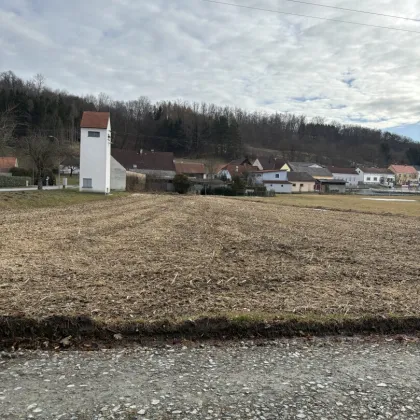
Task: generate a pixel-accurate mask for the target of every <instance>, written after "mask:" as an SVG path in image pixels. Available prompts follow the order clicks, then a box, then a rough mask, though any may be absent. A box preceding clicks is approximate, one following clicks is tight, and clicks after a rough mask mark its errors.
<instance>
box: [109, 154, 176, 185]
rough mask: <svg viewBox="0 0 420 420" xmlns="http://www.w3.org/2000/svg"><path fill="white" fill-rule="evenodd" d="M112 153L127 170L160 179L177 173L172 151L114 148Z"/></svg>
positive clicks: (170, 177) (171, 177) (168, 177)
mask: <svg viewBox="0 0 420 420" xmlns="http://www.w3.org/2000/svg"><path fill="white" fill-rule="evenodd" d="M111 154H112V156H113V157H114V158H115V160H117V161H118V162H119V163H120V164H121V165H122V166H123V167H124V168H125V169H126V170H127V171H131V172H137V173H141V174H144V175H146V176H150V177H152V178H159V179H173V177H174V176H175V175H176V168H175V163H174V154H173V153H172V152H155V151H154V150H151V151H144V150H140V151H139V152H136V151H134V150H123V149H115V148H113V149H112V150H111Z"/></svg>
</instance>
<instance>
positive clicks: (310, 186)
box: [289, 181, 315, 193]
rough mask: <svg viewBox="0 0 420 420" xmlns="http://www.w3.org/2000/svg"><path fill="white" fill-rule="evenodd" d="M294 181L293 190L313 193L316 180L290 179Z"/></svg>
mask: <svg viewBox="0 0 420 420" xmlns="http://www.w3.org/2000/svg"><path fill="white" fill-rule="evenodd" d="M289 182H291V183H292V192H296V193H308V192H309V193H312V192H314V191H315V182H314V181H310V182H308V181H289Z"/></svg>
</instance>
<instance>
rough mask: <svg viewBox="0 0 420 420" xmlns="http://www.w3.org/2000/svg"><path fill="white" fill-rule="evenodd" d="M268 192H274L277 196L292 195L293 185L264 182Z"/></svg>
mask: <svg viewBox="0 0 420 420" xmlns="http://www.w3.org/2000/svg"><path fill="white" fill-rule="evenodd" d="M264 185H265V187H266V188H267V191H270V190H274V191H275V192H276V194H291V193H292V184H276V183H274V184H270V182H264Z"/></svg>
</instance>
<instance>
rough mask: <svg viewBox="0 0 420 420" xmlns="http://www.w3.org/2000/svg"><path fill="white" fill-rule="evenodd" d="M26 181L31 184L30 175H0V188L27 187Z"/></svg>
mask: <svg viewBox="0 0 420 420" xmlns="http://www.w3.org/2000/svg"><path fill="white" fill-rule="evenodd" d="M26 181H28V185H31V178H28V177H24V176H0V188H15V187H26Z"/></svg>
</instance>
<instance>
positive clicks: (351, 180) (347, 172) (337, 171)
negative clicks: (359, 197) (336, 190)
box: [328, 166, 363, 187]
mask: <svg viewBox="0 0 420 420" xmlns="http://www.w3.org/2000/svg"><path fill="white" fill-rule="evenodd" d="M328 169H329V171H330V172H331V173H332V175H333V178H334V179H338V180H341V179H342V180H344V181H346V185H347V186H348V187H357V186H358V185H359V181H363V179H362V176H361V175H360V174H359V173H358V172H357V171H356V169H355V168H339V167H337V166H329V167H328Z"/></svg>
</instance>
